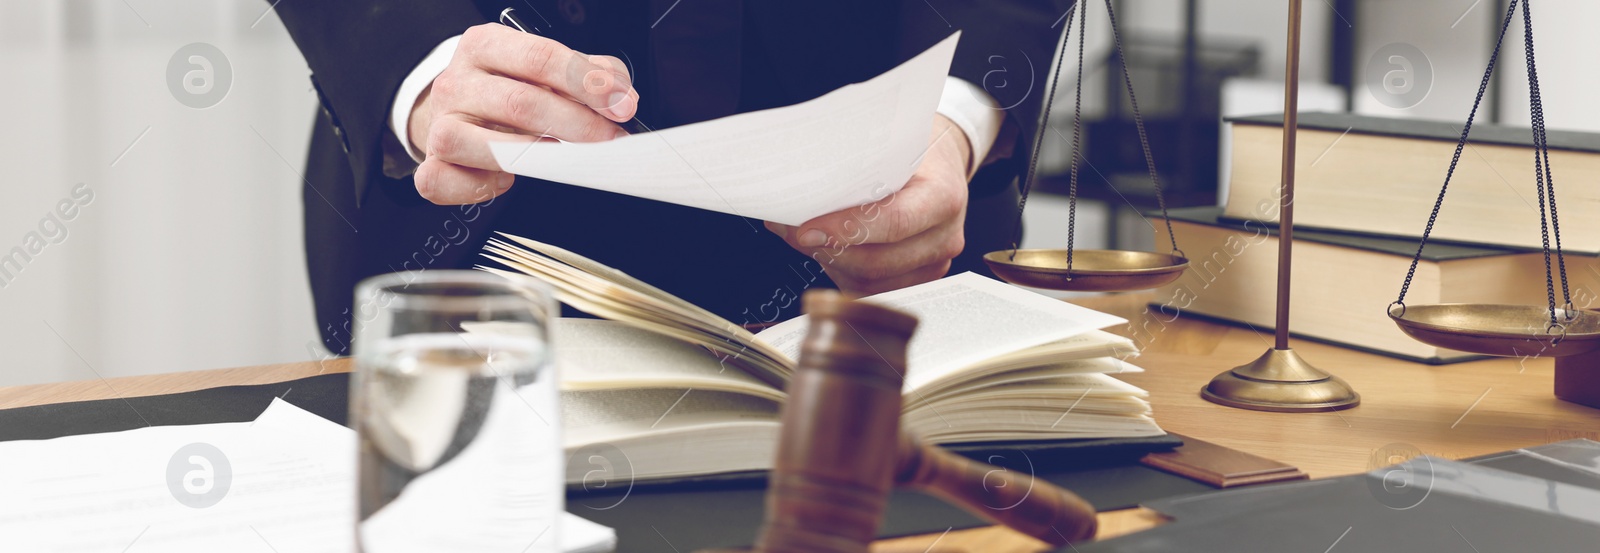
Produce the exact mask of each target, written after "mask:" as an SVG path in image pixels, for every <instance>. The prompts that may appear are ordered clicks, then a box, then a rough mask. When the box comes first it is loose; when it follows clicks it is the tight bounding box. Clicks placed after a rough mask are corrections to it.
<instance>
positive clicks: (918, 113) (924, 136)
mask: <svg viewBox="0 0 1600 553" xmlns="http://www.w3.org/2000/svg"><path fill="white" fill-rule="evenodd" d="M960 36H961V33H960V32H956V33H955V34H952V35H950V37H949V38H946V39H944V40H943V41H941V42H940V43H939V44H937V45H934V46H933V47H932V48H929V49H928V50H926V51H924V52H923V53H921V54H918V55H917V56H916V57H915V58H912V59H911V60H909V61H907V62H905V63H902V64H900V66H898V67H895V68H894V69H890V70H889V71H887V72H885V73H884V74H882V75H879V76H877V77H874V78H873V79H871V80H869V81H866V82H863V83H856V84H852V85H847V86H844V87H842V88H839V89H837V90H834V91H832V92H829V93H827V94H824V95H822V96H821V97H818V98H816V99H813V100H811V101H808V102H804V103H800V104H796V105H792V106H785V107H781V108H774V109H769V110H763V111H756V112H750V113H742V114H738V115H733V116H729V117H724V118H721V119H716V120H712V121H705V122H701V123H695V124H691V125H684V126H682V127H674V128H671V129H665V130H661V131H657V132H649V133H643V134H638V135H633V136H627V137H623V138H620V139H617V140H612V141H609V142H595V143H582V144H580V143H551V142H542V143H534V144H520V143H499V142H496V143H490V149H491V150H492V151H493V152H494V156H495V160H496V161H497V162H498V163H499V164H500V167H501V168H502V169H504V170H506V171H507V172H511V173H515V174H518V175H523V176H528V177H536V178H540V179H545V180H551V181H555V182H563V183H567V184H571V185H576V186H583V187H587V188H594V189H598V190H605V191H609V192H617V193H620V194H627V195H630V196H638V197H642V198H649V199H652V200H659V201H663V202H670V203H675V204H681V205H686V206H691V207H698V208H701V209H709V210H711V211H719V212H722V213H730V214H734V215H739V216H743V217H752V218H755V219H761V220H764V221H774V222H778V223H783V224H786V225H799V224H801V223H804V222H806V221H808V220H811V219H813V218H815V217H818V216H821V215H826V214H828V213H832V212H835V211H839V210H842V209H846V208H851V207H855V206H859V205H864V204H868V203H871V202H874V201H877V200H880V199H883V198H885V197H888V195H890V194H893V193H894V192H897V191H899V190H900V188H901V187H903V186H905V183H906V180H907V179H909V178H910V177H911V173H912V171H913V170H915V169H916V166H917V164H918V163H919V162H920V161H921V159H920V158H921V156H922V154H923V153H924V152H925V151H926V150H927V148H928V139H929V134H930V132H931V129H932V128H933V117H934V110H935V109H936V108H937V107H938V105H939V95H940V93H941V92H942V91H943V90H944V82H945V76H946V75H948V74H949V71H950V61H951V59H952V58H953V57H954V55H955V49H956V41H957V40H958V39H959V38H960ZM642 122H643V123H645V124H647V125H648V124H649V123H650V122H649V121H642Z"/></svg>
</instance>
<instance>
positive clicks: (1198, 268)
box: [1156, 113, 1600, 364]
mask: <svg viewBox="0 0 1600 553" xmlns="http://www.w3.org/2000/svg"><path fill="white" fill-rule="evenodd" d="M1231 123H1232V124H1233V160H1232V167H1233V174H1232V177H1231V179H1230V181H1229V191H1228V195H1227V200H1226V203H1225V206H1223V207H1221V208H1191V209H1180V210H1173V211H1172V212H1171V218H1172V228H1173V232H1174V233H1175V234H1177V236H1178V245H1179V246H1180V247H1182V248H1183V249H1184V251H1185V253H1187V254H1188V257H1189V259H1190V270H1189V271H1188V272H1187V273H1186V274H1185V275H1184V277H1183V278H1182V279H1180V280H1178V281H1177V282H1175V283H1173V284H1171V285H1168V286H1166V287H1164V288H1162V289H1161V290H1159V291H1158V293H1157V298H1156V303H1157V304H1158V305H1160V306H1161V307H1162V309H1164V310H1165V312H1167V313H1172V312H1174V311H1177V312H1182V313H1184V314H1193V315H1202V316H1206V317H1212V318H1217V319H1222V320H1226V321H1232V322H1239V323H1248V324H1250V325H1252V326H1254V327H1256V328H1259V329H1261V330H1263V331H1268V330H1270V329H1271V328H1272V326H1273V324H1274V323H1275V313H1276V311H1275V307H1276V306H1275V295H1274V294H1273V292H1272V290H1274V289H1275V287H1276V282H1277V248H1278V245H1277V242H1278V240H1277V236H1276V234H1277V219H1278V213H1279V207H1278V205H1279V204H1278V202H1279V189H1280V187H1279V184H1280V180H1281V176H1280V173H1281V167H1282V165H1281V163H1282V162H1281V160H1282V138H1283V129H1282V116H1281V115H1271V116H1261V117H1244V118H1237V119H1233V120H1231ZM1459 133H1460V127H1456V126H1452V125H1451V124H1447V123H1439V122H1430V121H1418V120H1404V119H1389V118H1379V117H1366V116H1359V115H1350V114H1335V113H1306V114H1302V115H1301V116H1300V131H1299V135H1298V143H1299V151H1298V152H1297V153H1298V155H1297V160H1296V161H1297V164H1298V165H1299V166H1298V167H1297V168H1296V173H1295V175H1296V176H1295V204H1294V205H1295V249H1294V260H1293V268H1292V274H1291V279H1292V280H1293V282H1294V286H1293V287H1292V288H1291V301H1292V302H1293V304H1294V309H1293V310H1292V311H1291V318H1290V328H1292V329H1293V330H1294V332H1295V333H1296V335H1298V336H1301V337H1304V338H1311V339H1316V340H1322V341H1327V342H1333V343H1337V344H1340V345H1345V346H1349V347H1353V348H1356V349H1362V350H1367V351H1372V352H1376V353H1382V354H1386V355H1392V356H1395V357H1400V358H1405V359H1410V360H1415V361H1421V362H1425V363H1432V364H1439V363H1450V362H1457V361H1465V360H1470V359H1476V358H1478V357H1477V356H1473V355H1471V354H1467V353H1464V352H1459V351H1454V350H1449V349H1444V348H1438V347H1434V346H1430V345H1427V344H1423V343H1421V342H1417V341H1416V340H1413V339H1411V338H1410V337H1407V336H1406V335H1404V334H1403V333H1401V332H1400V330H1399V329H1398V328H1397V327H1396V326H1395V325H1394V324H1393V323H1392V322H1390V320H1389V317H1388V315H1387V312H1386V310H1387V306H1388V305H1389V304H1390V303H1391V302H1393V301H1394V300H1395V298H1396V297H1398V295H1399V292H1400V285H1401V282H1402V281H1403V280H1404V278H1405V275H1406V271H1407V268H1408V267H1409V265H1410V263H1411V258H1412V256H1413V255H1414V254H1416V253H1417V245H1418V243H1419V242H1420V237H1421V234H1422V230H1423V227H1424V225H1426V224H1427V221H1428V216H1429V213H1430V212H1431V210H1432V208H1433V202H1434V200H1435V198H1437V197H1438V194H1439V186H1440V184H1442V183H1443V180H1444V175H1445V170H1446V169H1447V168H1448V167H1449V164H1450V159H1451V156H1452V155H1453V153H1454V152H1455V145H1456V140H1457V139H1458V138H1459V136H1460V134H1459ZM1530 136H1531V134H1530V132H1529V131H1528V129H1526V128H1522V129H1517V128H1514V127H1500V126H1494V125H1474V126H1473V128H1472V137H1471V138H1472V140H1471V142H1470V143H1469V144H1468V146H1467V148H1466V150H1465V151H1464V152H1463V153H1462V155H1461V161H1460V164H1459V166H1458V167H1457V169H1456V172H1455V176H1454V178H1453V179H1452V180H1451V182H1450V193H1449V195H1448V196H1447V197H1446V199H1445V203H1444V207H1443V209H1442V210H1441V212H1440V214H1439V219H1438V222H1437V223H1436V224H1435V226H1434V229H1433V234H1432V238H1431V239H1430V241H1429V244H1428V246H1427V247H1426V248H1424V249H1423V250H1422V259H1421V262H1420V263H1418V265H1417V272H1416V277H1415V279H1414V280H1413V281H1412V284H1411V289H1410V291H1409V292H1408V294H1407V296H1406V301H1407V302H1408V303H1411V304H1432V303H1508V304H1535V305H1543V304H1545V301H1546V298H1545V265H1544V263H1545V259H1544V255H1543V254H1542V253H1541V252H1540V246H1541V233H1540V226H1539V210H1538V206H1539V204H1538V198H1537V196H1536V195H1535V186H1534V180H1533V148H1532V146H1531V138H1530ZM1549 142H1550V147H1551V151H1550V161H1551V166H1552V167H1553V168H1554V175H1555V178H1556V182H1557V188H1556V191H1557V199H1558V200H1559V202H1558V207H1559V208H1560V213H1561V214H1562V215H1563V216H1562V217H1561V222H1562V223H1563V224H1562V229H1561V230H1562V238H1563V246H1564V247H1565V249H1566V251H1567V256H1566V257H1567V259H1566V261H1567V275H1568V279H1569V286H1570V289H1571V290H1572V297H1573V303H1574V304H1575V305H1576V306H1578V307H1587V306H1589V305H1588V304H1589V303H1591V302H1593V301H1594V300H1595V299H1596V297H1597V296H1596V293H1597V292H1600V265H1597V264H1596V263H1595V258H1594V252H1596V251H1600V187H1597V186H1594V185H1593V183H1591V182H1589V181H1590V180H1591V179H1592V178H1593V175H1596V174H1600V135H1597V134H1591V133H1575V132H1558V131H1551V132H1550V140H1549ZM1563 185H1565V186H1563ZM1157 227H1158V228H1160V227H1161V225H1157ZM1157 240H1158V242H1159V241H1161V240H1165V237H1164V236H1158V237H1157ZM1552 246H1554V244H1553V242H1552ZM1552 263H1553V260H1552ZM1556 284H1557V286H1559V285H1560V283H1559V282H1557V283H1556ZM1556 293H1557V296H1558V299H1557V301H1560V299H1559V295H1560V290H1559V289H1558V290H1557V291H1556ZM1535 330H1539V329H1535Z"/></svg>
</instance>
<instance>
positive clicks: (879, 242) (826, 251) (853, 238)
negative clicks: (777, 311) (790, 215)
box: [767, 115, 972, 296]
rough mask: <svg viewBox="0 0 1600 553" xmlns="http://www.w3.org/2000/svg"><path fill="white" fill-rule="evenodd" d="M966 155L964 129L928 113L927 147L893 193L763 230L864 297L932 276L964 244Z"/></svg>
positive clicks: (939, 274) (968, 144) (947, 266)
mask: <svg viewBox="0 0 1600 553" xmlns="http://www.w3.org/2000/svg"><path fill="white" fill-rule="evenodd" d="M971 157H972V144H971V142H969V141H968V139H967V135H966V133H964V132H962V130H961V128H960V127H957V126H956V124H955V123H953V122H951V121H950V120H949V119H947V118H945V116H943V115H939V116H936V117H935V118H934V124H933V133H932V138H931V139H930V143H929V146H928V151H927V153H926V154H924V155H923V157H922V163H921V164H920V165H918V166H917V170H916V171H915V172H914V173H912V174H911V179H910V180H908V181H906V185H905V187H904V188H901V189H900V191H899V192H896V193H894V194H892V195H890V196H889V197H887V198H884V199H882V200H879V201H877V202H873V203H870V204H867V205H864V206H860V207H853V208H850V209H846V210H843V211H836V212H833V213H829V214H827V215H823V216H821V217H817V218H815V219H812V220H810V221H806V222H805V223H802V224H801V225H800V226H798V227H791V226H787V225H781V224H778V223H773V222H770V221H769V222H767V229H768V230H771V231H772V232H774V233H777V234H778V235H779V236H782V237H783V240H784V241H785V242H788V243H789V246H790V247H792V248H794V249H796V250H799V251H800V252H801V253H804V254H807V255H810V256H811V257H812V258H813V259H816V260H817V261H818V262H820V263H822V266H823V269H824V270H825V271H827V273H828V276H830V277H832V278H833V282H834V283H835V284H838V285H839V289H840V290H842V291H844V292H846V293H850V294H854V295H857V296H865V295H870V294H876V293H879V292H886V291H889V290H896V289H900V288H904V287H907V286H912V285H916V284H921V283H924V282H928V281H931V280H936V279H938V278H941V277H943V276H944V275H945V273H946V272H949V270H950V260H952V259H955V257H956V255H958V254H960V253H961V249H962V247H963V246H965V237H964V236H963V233H962V230H963V224H964V222H965V220H966V212H967V175H968V174H969V167H970V166H971V163H972V161H971Z"/></svg>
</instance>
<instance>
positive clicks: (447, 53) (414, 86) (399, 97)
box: [389, 35, 461, 163]
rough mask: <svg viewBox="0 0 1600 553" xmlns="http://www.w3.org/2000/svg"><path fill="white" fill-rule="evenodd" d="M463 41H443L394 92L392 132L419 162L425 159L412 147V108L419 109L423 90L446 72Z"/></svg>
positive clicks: (390, 127)
mask: <svg viewBox="0 0 1600 553" xmlns="http://www.w3.org/2000/svg"><path fill="white" fill-rule="evenodd" d="M460 42H461V36H460V35H457V36H453V37H450V38H447V39H445V40H444V42H440V43H439V45H438V46H436V47H434V49H433V51H432V52H429V53H428V57H425V58H422V62H421V63H418V64H417V66H416V67H415V68H413V69H412V70H411V74H409V75H406V78H405V80H403V81H400V90H398V91H396V92H395V95H394V106H393V107H391V108H390V109H389V130H390V131H391V132H393V133H394V136H395V138H397V139H399V141H400V146H401V147H403V148H405V151H406V155H409V156H411V159H412V160H413V161H415V162H417V163H422V160H423V159H424V158H425V157H426V156H424V155H423V153H422V152H419V151H417V147H416V146H414V145H412V144H411V139H410V127H409V125H410V124H411V108H414V107H416V106H417V98H418V97H420V96H422V91H423V90H427V88H428V85H431V84H433V80H434V79H436V78H438V77H439V74H440V73H443V72H444V68H446V67H449V66H450V58H452V57H455V55H456V45H457V44H459V43H460Z"/></svg>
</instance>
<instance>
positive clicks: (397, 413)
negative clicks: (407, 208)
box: [350, 271, 564, 553]
mask: <svg viewBox="0 0 1600 553" xmlns="http://www.w3.org/2000/svg"><path fill="white" fill-rule="evenodd" d="M355 299H356V310H355V311H356V322H355V326H356V332H355V351H354V354H355V363H356V367H355V374H354V375H353V376H352V379H351V383H350V400H351V403H350V404H351V421H352V422H353V424H355V426H356V431H357V435H358V441H359V444H360V446H359V447H360V452H359V461H358V463H359V465H358V467H357V480H358V482H359V484H358V487H359V489H358V491H357V495H358V499H357V503H358V511H357V514H358V517H359V518H358V519H357V520H358V522H357V532H356V540H357V547H358V549H359V550H360V551H362V552H363V553H394V552H397V551H438V552H450V551H472V552H475V553H476V552H501V551H503V552H506V553H518V552H524V551H526V552H550V553H554V552H555V551H557V550H558V549H557V547H556V544H557V543H559V542H558V533H559V529H558V528H557V521H558V520H559V517H560V516H561V513H562V511H563V510H564V506H563V502H564V497H563V492H564V489H563V474H564V470H563V467H562V465H563V462H564V455H563V454H562V450H561V440H560V422H561V420H560V416H561V409H560V405H559V403H558V401H559V395H558V391H557V380H558V378H557V375H556V370H555V366H554V364H553V363H552V361H551V353H550V343H549V331H548V328H549V323H550V321H551V320H552V318H553V317H556V316H558V315H559V313H560V312H559V311H558V310H557V307H556V303H555V300H554V299H553V296H552V295H551V293H550V291H549V289H548V288H546V287H545V286H543V284H542V283H539V282H537V281H534V280H532V279H525V278H508V277H502V276H499V275H495V274H490V273H485V272H481V271H415V272H408V273H391V274H387V275H380V276H376V277H373V278H370V279H367V280H365V281H363V282H362V283H361V284H360V285H359V286H357V288H356V298H355Z"/></svg>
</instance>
